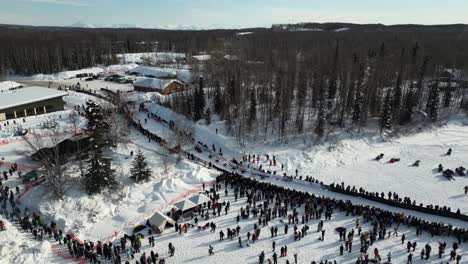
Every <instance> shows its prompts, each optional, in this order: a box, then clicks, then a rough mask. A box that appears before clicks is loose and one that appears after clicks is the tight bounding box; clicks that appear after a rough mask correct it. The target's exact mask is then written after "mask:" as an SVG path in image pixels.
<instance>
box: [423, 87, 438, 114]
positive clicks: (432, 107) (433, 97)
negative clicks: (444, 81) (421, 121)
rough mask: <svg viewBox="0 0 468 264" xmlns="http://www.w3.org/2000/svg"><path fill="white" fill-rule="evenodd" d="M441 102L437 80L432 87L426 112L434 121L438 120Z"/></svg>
mask: <svg viewBox="0 0 468 264" xmlns="http://www.w3.org/2000/svg"><path fill="white" fill-rule="evenodd" d="M439 103H440V102H439V83H438V82H436V83H434V85H433V86H432V87H431V91H430V93H429V97H428V98H427V105H426V113H427V115H428V117H429V119H430V120H431V121H432V122H435V121H437V119H438V118H439Z"/></svg>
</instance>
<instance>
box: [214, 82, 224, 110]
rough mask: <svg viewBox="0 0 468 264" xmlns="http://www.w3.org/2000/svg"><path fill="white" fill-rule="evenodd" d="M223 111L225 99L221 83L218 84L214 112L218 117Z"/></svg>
mask: <svg viewBox="0 0 468 264" xmlns="http://www.w3.org/2000/svg"><path fill="white" fill-rule="evenodd" d="M222 110H223V97H222V94H221V88H220V87H219V82H216V90H215V96H214V112H215V114H217V115H221V112H222Z"/></svg>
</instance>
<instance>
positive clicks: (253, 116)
mask: <svg viewBox="0 0 468 264" xmlns="http://www.w3.org/2000/svg"><path fill="white" fill-rule="evenodd" d="M256 120H257V98H256V95H255V91H254V90H253V89H252V91H250V109H249V120H248V124H249V129H251V128H252V124H253V123H255V121H256Z"/></svg>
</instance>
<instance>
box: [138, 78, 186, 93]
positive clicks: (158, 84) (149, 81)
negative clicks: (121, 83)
mask: <svg viewBox="0 0 468 264" xmlns="http://www.w3.org/2000/svg"><path fill="white" fill-rule="evenodd" d="M172 82H179V81H178V80H175V79H171V80H166V79H157V78H138V79H137V80H136V81H135V82H134V83H133V85H134V86H138V87H146V88H151V89H157V90H163V89H164V88H166V87H167V86H168V85H169V84H170V83H172Z"/></svg>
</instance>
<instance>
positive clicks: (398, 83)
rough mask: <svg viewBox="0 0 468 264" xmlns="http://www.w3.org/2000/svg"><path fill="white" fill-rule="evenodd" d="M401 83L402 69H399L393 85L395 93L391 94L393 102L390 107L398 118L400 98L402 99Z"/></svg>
mask: <svg viewBox="0 0 468 264" xmlns="http://www.w3.org/2000/svg"><path fill="white" fill-rule="evenodd" d="M402 82H403V68H400V71H399V72H398V76H397V79H396V83H395V91H394V93H393V102H392V105H391V107H392V108H393V111H394V112H395V116H398V112H399V111H400V107H401V97H402V91H401V84H402Z"/></svg>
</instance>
